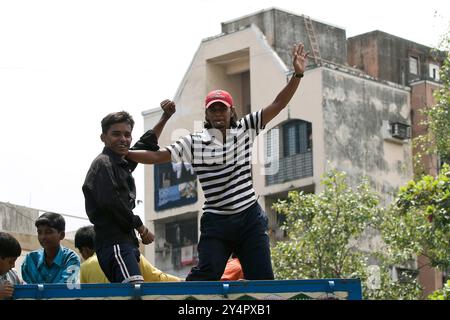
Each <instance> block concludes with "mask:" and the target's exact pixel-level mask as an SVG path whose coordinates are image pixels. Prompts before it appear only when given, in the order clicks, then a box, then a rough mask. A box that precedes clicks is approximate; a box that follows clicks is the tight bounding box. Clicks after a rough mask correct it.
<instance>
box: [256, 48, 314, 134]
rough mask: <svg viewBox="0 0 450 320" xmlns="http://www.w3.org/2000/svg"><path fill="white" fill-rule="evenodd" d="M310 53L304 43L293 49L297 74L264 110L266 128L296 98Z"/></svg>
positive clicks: (293, 63) (263, 119)
mask: <svg viewBox="0 0 450 320" xmlns="http://www.w3.org/2000/svg"><path fill="white" fill-rule="evenodd" d="M308 54H309V52H305V51H304V45H303V43H300V44H298V45H295V46H294V49H293V53H292V55H293V61H292V65H293V67H294V72H295V74H294V75H293V76H292V78H291V80H289V82H288V84H287V85H286V86H285V87H284V88H283V90H281V91H280V93H279V94H278V95H277V97H276V98H275V100H274V101H273V102H272V103H271V104H270V105H269V106H267V107H265V108H264V109H263V110H262V124H263V125H264V126H265V125H266V124H267V123H269V122H270V120H272V119H273V118H275V117H276V116H277V115H278V114H279V113H280V112H281V110H283V109H284V108H285V107H286V106H287V104H288V103H289V101H290V100H291V98H292V97H293V96H294V93H295V91H296V90H297V88H298V85H299V84H300V79H301V77H303V73H304V72H305V66H306V61H307V60H308Z"/></svg>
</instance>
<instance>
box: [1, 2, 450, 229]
mask: <svg viewBox="0 0 450 320" xmlns="http://www.w3.org/2000/svg"><path fill="white" fill-rule="evenodd" d="M274 6H275V7H277V8H280V9H284V10H288V11H291V12H293V13H297V14H305V15H309V16H310V17H311V18H313V19H317V20H320V21H323V22H326V23H329V24H332V25H336V26H339V27H342V28H344V29H345V30H346V33H347V37H351V36H354V35H357V34H361V33H365V32H369V31H373V30H376V29H378V30H382V31H385V32H388V33H391V34H394V35H396V36H399V37H403V38H406V39H408V40H412V41H415V42H418V43H421V44H424V45H428V46H432V47H434V46H436V45H437V44H438V43H439V39H440V37H441V36H442V35H443V34H444V32H445V31H446V30H448V28H449V21H450V18H449V14H450V1H447V0H428V1H404V0H397V1H392V0H389V1H387V0H386V1H385V0H377V1H361V0H340V1H336V0H332V1H320V0H317V1H301V0H293V1H283V0H277V1H266V0H255V1H243V0H239V1H237V0H227V1H217V0H189V1H170V0H164V1H132V0H131V1H130V0H128V1H111V0H109V1H95V0H89V1H83V0H78V1H63V0H56V1H37V0H31V1H21V0H11V1H3V0H0V111H1V122H0V123H1V133H2V137H3V138H4V140H3V142H4V146H3V147H2V148H1V149H0V150H1V151H0V201H3V202H11V203H14V204H20V205H24V206H30V207H33V208H37V209H42V210H48V211H55V212H59V213H66V214H71V215H77V216H85V213H84V198H83V194H82V192H81V186H82V184H83V181H84V177H85V175H86V172H87V169H88V168H89V165H90V163H91V162H92V160H93V159H94V158H95V157H96V156H97V154H98V153H99V152H100V151H101V149H102V146H103V145H102V143H101V141H100V139H99V135H100V120H101V119H102V118H103V117H104V116H105V115H106V114H108V113H110V112H113V111H119V110H123V109H124V110H127V111H128V112H130V113H131V114H132V115H133V117H134V118H135V120H136V126H135V130H134V137H135V138H138V137H139V136H140V134H141V133H142V132H143V118H142V116H141V112H142V111H143V110H148V109H151V108H153V107H158V106H159V102H160V101H161V100H163V99H164V98H173V96H174V95H175V92H176V90H177V88H178V86H179V84H180V82H181V79H182V77H183V76H184V74H185V72H186V70H187V68H188V66H189V63H190V62H191V60H192V58H193V55H194V53H195V51H196V50H197V48H198V46H199V45H200V42H201V40H202V39H204V38H207V37H210V36H214V35H217V34H219V33H220V32H221V25H220V23H221V22H225V21H228V20H232V19H235V18H238V17H240V16H243V15H247V14H250V13H254V12H256V11H260V10H262V9H267V8H270V7H274ZM142 168H143V167H142V166H141V167H140V168H139V169H137V171H136V172H135V174H134V175H135V179H136V182H137V188H138V199H142V200H143V191H144V180H143V169H142ZM136 213H138V214H139V215H141V216H143V205H140V206H138V208H137V210H136ZM84 224H86V222H83V221H81V222H76V221H75V220H74V219H68V225H69V226H68V229H69V230H70V229H74V228H76V227H78V226H80V225H84Z"/></svg>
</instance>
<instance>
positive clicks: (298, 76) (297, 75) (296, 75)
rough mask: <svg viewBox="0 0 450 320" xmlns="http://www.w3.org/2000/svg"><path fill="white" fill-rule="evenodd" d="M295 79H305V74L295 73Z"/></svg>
mask: <svg viewBox="0 0 450 320" xmlns="http://www.w3.org/2000/svg"><path fill="white" fill-rule="evenodd" d="M293 75H294V78H299V79H300V78H303V73H296V72H294V74H293Z"/></svg>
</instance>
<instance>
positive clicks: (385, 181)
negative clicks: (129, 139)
mask: <svg viewBox="0 0 450 320" xmlns="http://www.w3.org/2000/svg"><path fill="white" fill-rule="evenodd" d="M323 117H324V118H323V121H324V130H325V134H324V137H325V141H324V144H325V159H324V160H325V161H331V165H332V166H333V167H336V168H337V169H339V170H342V171H345V172H347V173H348V176H349V179H350V181H349V182H350V183H351V184H353V185H354V184H355V183H356V182H358V181H359V179H360V178H361V177H362V176H367V177H370V179H371V181H372V183H373V184H374V187H375V188H376V189H377V191H378V192H379V193H380V194H381V195H382V196H383V197H384V199H383V200H384V201H386V202H389V201H390V200H391V193H393V192H395V191H396V190H397V188H398V187H399V186H401V185H403V184H404V183H406V182H407V181H408V180H409V179H411V178H412V164H411V145H410V143H404V144H402V143H393V142H390V141H388V140H385V139H384V137H385V134H384V132H385V129H386V128H385V124H386V121H391V122H401V123H405V124H410V123H411V121H410V105H409V91H408V90H405V89H403V90H402V89H399V88H396V87H392V86H389V85H386V84H381V83H377V82H374V81H371V80H366V79H362V78H359V77H356V76H352V75H349V74H346V73H344V72H339V71H334V70H330V69H325V68H324V69H323ZM383 121H385V123H384V124H383Z"/></svg>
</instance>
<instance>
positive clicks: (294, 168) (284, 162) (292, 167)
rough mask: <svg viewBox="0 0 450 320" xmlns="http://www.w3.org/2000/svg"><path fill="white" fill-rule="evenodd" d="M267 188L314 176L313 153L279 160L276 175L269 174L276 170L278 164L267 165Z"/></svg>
mask: <svg viewBox="0 0 450 320" xmlns="http://www.w3.org/2000/svg"><path fill="white" fill-rule="evenodd" d="M266 168H267V169H266V186H270V185H274V184H280V183H284V182H287V181H292V180H296V179H301V178H306V177H312V176H313V159H312V152H311V151H309V152H306V153H298V154H295V155H292V156H289V157H285V158H281V159H279V160H278V170H277V171H276V172H275V173H274V174H271V175H269V174H267V173H268V172H270V171H271V170H268V168H270V169H273V168H276V164H274V163H269V164H266Z"/></svg>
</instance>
